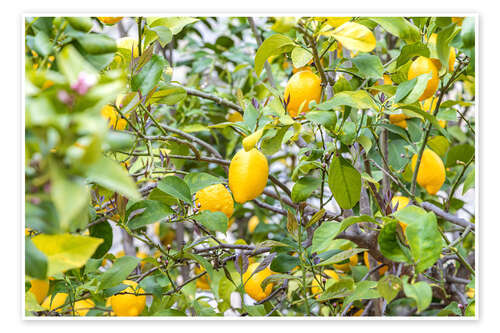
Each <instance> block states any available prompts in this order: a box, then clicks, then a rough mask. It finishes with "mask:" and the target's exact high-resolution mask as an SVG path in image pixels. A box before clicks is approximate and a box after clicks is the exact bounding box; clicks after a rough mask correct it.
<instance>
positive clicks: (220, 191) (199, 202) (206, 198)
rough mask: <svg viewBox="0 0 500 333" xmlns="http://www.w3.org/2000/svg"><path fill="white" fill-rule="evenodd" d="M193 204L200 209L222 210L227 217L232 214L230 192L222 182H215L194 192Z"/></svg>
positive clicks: (232, 202)
mask: <svg viewBox="0 0 500 333" xmlns="http://www.w3.org/2000/svg"><path fill="white" fill-rule="evenodd" d="M194 197H195V204H196V207H198V208H199V209H200V211H204V210H209V211H211V212H222V213H224V214H225V215H226V216H227V218H228V219H229V218H230V217H231V215H233V211H234V201H233V197H232V196H231V193H229V191H228V190H227V189H226V187H225V186H224V185H222V184H215V185H210V186H207V187H205V188H204V189H202V190H199V191H198V192H196V194H195V196H194Z"/></svg>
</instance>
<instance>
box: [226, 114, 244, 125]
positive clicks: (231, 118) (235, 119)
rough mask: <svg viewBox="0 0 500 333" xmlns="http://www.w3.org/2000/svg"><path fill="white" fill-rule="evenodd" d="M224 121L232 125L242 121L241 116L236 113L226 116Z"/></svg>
mask: <svg viewBox="0 0 500 333" xmlns="http://www.w3.org/2000/svg"><path fill="white" fill-rule="evenodd" d="M226 119H227V120H228V121H230V122H232V123H237V122H239V121H243V116H242V115H241V113H239V112H238V111H232V112H229V113H228V114H227V116H226Z"/></svg>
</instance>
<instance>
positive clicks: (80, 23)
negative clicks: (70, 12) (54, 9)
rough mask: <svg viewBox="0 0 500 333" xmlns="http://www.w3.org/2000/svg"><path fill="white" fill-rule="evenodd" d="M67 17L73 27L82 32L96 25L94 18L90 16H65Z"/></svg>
mask: <svg viewBox="0 0 500 333" xmlns="http://www.w3.org/2000/svg"><path fill="white" fill-rule="evenodd" d="M65 19H66V21H68V23H69V25H71V27H72V28H73V29H75V30H78V31H82V32H89V31H90V30H91V29H92V27H93V26H94V23H93V22H92V19H91V18H90V17H75V16H68V17H65Z"/></svg>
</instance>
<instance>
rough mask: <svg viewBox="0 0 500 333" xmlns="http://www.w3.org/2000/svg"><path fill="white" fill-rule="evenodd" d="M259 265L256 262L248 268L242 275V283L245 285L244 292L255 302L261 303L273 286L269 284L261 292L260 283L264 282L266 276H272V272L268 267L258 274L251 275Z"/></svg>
mask: <svg viewBox="0 0 500 333" xmlns="http://www.w3.org/2000/svg"><path fill="white" fill-rule="evenodd" d="M259 265H260V263H258V262H256V263H253V264H251V265H249V266H248V269H247V271H246V272H245V273H244V274H243V283H244V285H245V292H246V293H247V294H248V295H249V296H250V297H252V298H253V299H254V300H256V301H262V300H263V299H264V298H266V297H267V296H269V295H270V294H271V291H272V290H273V284H272V283H269V284H268V285H267V286H266V288H265V289H264V290H263V289H262V288H261V286H260V284H261V283H262V281H264V280H265V279H266V278H267V277H268V276H270V275H272V274H273V272H272V271H271V270H270V269H269V267H266V268H264V269H263V270H261V271H260V272H257V273H255V274H253V275H252V273H253V272H254V271H255V269H256V268H257V267H259Z"/></svg>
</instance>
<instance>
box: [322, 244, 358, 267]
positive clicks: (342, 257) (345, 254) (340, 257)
mask: <svg viewBox="0 0 500 333" xmlns="http://www.w3.org/2000/svg"><path fill="white" fill-rule="evenodd" d="M364 251H366V249H362V248H354V249H349V250H345V251H342V252H340V253H337V254H335V255H334V256H332V257H330V258H329V259H327V260H325V261H323V262H320V263H319V264H317V265H316V266H328V265H331V264H337V263H341V262H343V261H346V260H349V258H351V257H352V256H354V255H357V254H358V253H361V252H364Z"/></svg>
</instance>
